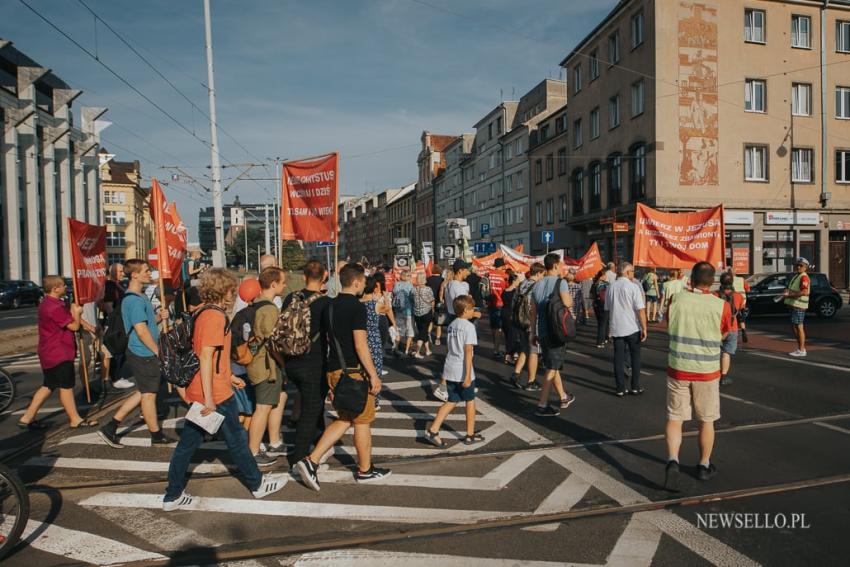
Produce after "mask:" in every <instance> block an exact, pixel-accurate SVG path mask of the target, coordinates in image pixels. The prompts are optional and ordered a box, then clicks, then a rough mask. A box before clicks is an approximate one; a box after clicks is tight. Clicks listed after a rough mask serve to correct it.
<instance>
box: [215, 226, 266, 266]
mask: <svg viewBox="0 0 850 567" xmlns="http://www.w3.org/2000/svg"><path fill="white" fill-rule="evenodd" d="M233 240H234V242H233V244H231V245H228V246H227V247H226V248H225V254H226V255H227V265H228V266H229V267H231V268H236V267H238V266H246V264H245V259H246V258H245V234H244V233H241V232H240V233H239V235H238V236H236V238H234V239H233ZM265 244H266V233H265V231H263V230H262V229H260V228H254V227H250V226H249V227H248V255H247V256H248V257H247V260H248V264H247V266H246V267H247V269H249V270H250V269H252V268H253V269H255V270H256V269H257V246H259V247H260V253H261V254H262V253H263V252H265Z"/></svg>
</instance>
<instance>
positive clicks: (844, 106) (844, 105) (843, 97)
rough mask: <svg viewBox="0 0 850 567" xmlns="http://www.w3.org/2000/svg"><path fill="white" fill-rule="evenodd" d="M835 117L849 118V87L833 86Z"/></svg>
mask: <svg viewBox="0 0 850 567" xmlns="http://www.w3.org/2000/svg"><path fill="white" fill-rule="evenodd" d="M835 117H836V118H850V87H835Z"/></svg>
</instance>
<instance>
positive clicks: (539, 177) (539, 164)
mask: <svg viewBox="0 0 850 567" xmlns="http://www.w3.org/2000/svg"><path fill="white" fill-rule="evenodd" d="M541 183H543V160H542V159H538V160H535V161H534V184H535V185H540V184H541Z"/></svg>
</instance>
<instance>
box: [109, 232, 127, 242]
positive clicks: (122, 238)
mask: <svg viewBox="0 0 850 567" xmlns="http://www.w3.org/2000/svg"><path fill="white" fill-rule="evenodd" d="M106 245H107V246H126V245H127V240H126V234H125V233H124V232H123V231H116V232H107V233H106Z"/></svg>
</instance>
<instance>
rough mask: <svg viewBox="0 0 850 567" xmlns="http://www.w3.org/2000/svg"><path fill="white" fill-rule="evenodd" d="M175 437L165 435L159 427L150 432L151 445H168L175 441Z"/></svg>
mask: <svg viewBox="0 0 850 567" xmlns="http://www.w3.org/2000/svg"><path fill="white" fill-rule="evenodd" d="M176 442H177V440H176V439H172V438H171V437H168V436H166V435H165V433H163V432H162V430H161V429H160V430H159V431H157V432H156V433H151V447H153V446H155V445H168V444H169V443H176Z"/></svg>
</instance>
